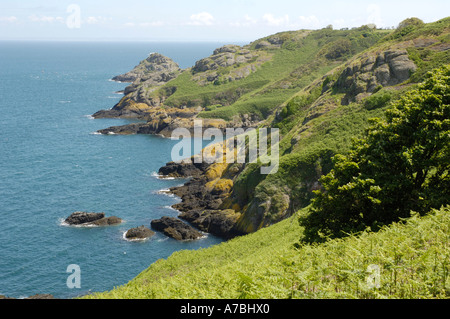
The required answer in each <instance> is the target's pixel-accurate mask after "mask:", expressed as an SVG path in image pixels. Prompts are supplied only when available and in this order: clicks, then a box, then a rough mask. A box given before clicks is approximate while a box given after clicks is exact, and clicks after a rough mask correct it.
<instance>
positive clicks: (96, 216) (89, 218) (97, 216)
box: [65, 212, 122, 226]
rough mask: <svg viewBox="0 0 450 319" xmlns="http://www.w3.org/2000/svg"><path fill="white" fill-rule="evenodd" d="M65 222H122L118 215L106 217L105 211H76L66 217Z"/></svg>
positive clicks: (104, 224)
mask: <svg viewBox="0 0 450 319" xmlns="http://www.w3.org/2000/svg"><path fill="white" fill-rule="evenodd" d="M65 223H67V224H68V225H72V226H110V225H117V224H120V223H122V220H121V219H120V218H118V217H116V216H112V217H105V213H87V212H75V213H73V214H71V215H70V216H69V217H67V218H66V220H65Z"/></svg>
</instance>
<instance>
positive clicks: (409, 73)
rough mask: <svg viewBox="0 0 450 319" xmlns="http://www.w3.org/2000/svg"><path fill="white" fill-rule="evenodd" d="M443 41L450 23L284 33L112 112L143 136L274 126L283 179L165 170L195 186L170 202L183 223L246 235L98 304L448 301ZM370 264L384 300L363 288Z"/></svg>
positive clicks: (155, 269) (181, 258) (246, 170)
mask: <svg viewBox="0 0 450 319" xmlns="http://www.w3.org/2000/svg"><path fill="white" fill-rule="evenodd" d="M449 31H450V18H446V19H442V20H440V21H437V22H434V23H429V24H425V23H423V22H422V21H420V20H419V19H407V20H405V21H403V22H402V23H400V25H399V27H398V28H397V29H396V30H393V31H392V30H377V29H372V28H369V27H367V26H363V27H361V28H356V29H353V30H332V29H330V28H325V29H322V30H315V31H305V30H300V31H291V32H283V33H279V34H276V35H272V36H269V37H266V38H263V39H259V40H257V41H255V42H253V43H250V44H249V45H247V46H244V47H239V46H234V45H231V46H225V47H222V48H219V49H217V50H216V51H214V53H213V55H212V56H210V57H207V58H205V59H202V60H200V61H199V62H198V63H197V64H196V65H195V66H194V67H193V68H191V69H187V70H181V71H180V72H179V75H178V76H176V77H175V78H173V79H171V80H169V81H168V82H167V83H165V84H161V85H159V86H158V87H156V88H155V89H154V90H153V89H151V90H147V91H146V90H145V84H144V83H141V82H139V83H141V84H139V85H138V86H137V87H136V88H137V90H140V92H147V93H145V94H144V95H142V96H141V97H144V96H145V99H147V102H146V101H145V100H144V99H142V100H141V99H140V98H139V97H137V96H135V95H132V94H131V93H130V94H128V95H126V96H125V97H124V99H123V100H122V101H121V102H120V103H119V104H118V105H117V106H116V107H115V108H113V111H114V110H115V109H116V111H117V110H118V109H120V110H124V109H127V108H128V109H132V110H133V112H134V114H135V115H136V116H139V117H142V118H144V119H146V120H147V123H143V124H142V125H141V126H139V127H138V128H136V129H134V132H135V133H145V134H148V133H159V132H162V131H163V130H164V132H170V128H173V127H179V126H184V127H188V128H191V125H192V119H193V118H202V119H204V120H205V121H210V122H209V123H210V125H209V126H210V127H221V128H224V127H244V128H247V127H255V128H263V127H272V128H279V129H280V133H281V139H280V142H279V148H280V162H279V169H278V171H277V173H275V174H269V175H263V174H261V172H260V167H261V165H262V163H254V164H239V165H238V164H229V165H226V164H220V165H219V164H212V165H209V164H208V165H206V164H202V165H195V164H193V163H188V164H186V163H183V164H181V163H180V164H177V163H168V165H167V166H165V167H164V168H162V169H161V171H160V172H162V173H163V174H164V175H169V176H175V177H186V176H188V175H190V174H192V173H195V174H194V175H195V176H194V178H193V179H192V180H191V181H189V182H188V183H186V185H183V186H182V187H179V188H176V189H173V190H172V191H173V192H174V193H175V194H177V195H179V196H180V197H181V198H182V202H181V203H179V204H177V206H176V208H177V209H179V210H181V211H182V214H181V215H180V217H181V218H184V219H185V220H187V221H189V222H190V223H192V224H193V225H194V226H196V227H198V228H200V229H202V230H205V231H212V230H215V231H217V232H219V233H220V232H222V233H223V232H225V233H227V234H228V235H230V234H233V235H244V234H249V235H246V236H240V237H238V238H234V239H232V240H229V241H228V242H226V243H223V244H221V245H218V246H216V247H212V248H210V249H206V250H200V251H195V252H184V251H183V252H178V253H175V254H174V255H173V256H171V257H170V258H169V259H168V260H164V261H163V260H161V261H158V262H157V263H155V264H153V265H152V266H151V267H150V268H149V269H147V270H146V271H144V272H143V273H142V274H141V275H139V276H138V277H137V278H136V279H135V280H133V281H132V282H130V283H129V284H128V285H125V286H124V287H119V288H117V289H115V290H113V291H111V292H109V293H104V294H97V295H93V296H90V297H97V298H336V297H344V298H405V297H406V298H428V297H432V298H441V297H442V298H446V297H448V296H449V294H450V291H449V284H450V283H449V276H448V273H449V265H450V262H449V258H450V253H449V249H450V247H449V242H448V238H449V237H448V236H449V228H448V225H449V220H448V218H449V217H448V216H450V215H449V214H448V213H449V208H448V207H446V205H447V204H448V198H449V196H448V195H449V194H448V190H449V188H450V185H449V180H448V163H449V158H448V154H449V149H448V145H449V143H448V142H449V140H448V138H449V137H448V136H449V132H448V131H449V129H448V125H449V122H448V121H449V114H448V87H449V86H448V85H449V84H448V79H449V74H448V70H449V69H448V64H449V63H450V56H449V52H450V36H449ZM446 65H447V67H445V66H446ZM436 68H441V69H440V70H437V71H434V72H435V73H434V74H431V75H430V73H429V72H430V71H432V70H435V69H436ZM423 81H425V82H424V84H420V83H421V82H423ZM136 83H137V82H136ZM148 101H150V102H148ZM152 101H157V103H156V104H152V103H153V102H152ZM158 101H159V102H158ZM136 105H139V106H140V107H136ZM135 110H137V111H135ZM183 112H188V113H189V117H188V116H186V117H180V114H183ZM372 118H378V120H377V121H375V122H373V121H372V120H371V119H372ZM216 121H217V122H216ZM373 123H375V124H373ZM133 125H136V124H133ZM371 125H372V126H371ZM161 128H162V129H161ZM128 129H129V128H128ZM114 130H116V131H119V132H120V129H115V128H114ZM124 131H126V132H133V129H131V130H128V131H127V130H124ZM355 138H356V139H358V141H359V142H354V140H355ZM190 176H192V175H190ZM311 202H312V203H313V204H312V205H311V206H310V204H311ZM441 205H442V206H443V207H442V208H441ZM439 209H440V210H439ZM411 211H415V212H417V215H414V216H413V217H411ZM298 217H300V220H301V224H299V223H298V222H297V219H298ZM391 223H393V224H391ZM388 225H390V226H388ZM268 226H270V227H268ZM369 227H372V228H373V230H380V231H379V232H378V233H372V232H370V229H369ZM351 233H355V234H353V235H351ZM343 234H345V235H349V236H348V237H346V238H335V237H342V235H343ZM224 237H227V236H224ZM299 237H300V239H301V241H300V242H299ZM311 241H320V242H324V243H308V242H311ZM325 256H326V258H325ZM218 265H220V266H218ZM370 265H376V266H377V267H378V268H377V269H379V270H380V271H381V275H382V276H381V284H380V287H379V288H377V289H371V288H367V286H365V279H366V278H367V276H368V273H367V269H368V268H367V267H369V266H370Z"/></svg>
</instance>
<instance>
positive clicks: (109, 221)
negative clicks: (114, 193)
mask: <svg viewBox="0 0 450 319" xmlns="http://www.w3.org/2000/svg"><path fill="white" fill-rule="evenodd" d="M121 223H122V219H120V218H119V217H116V216H111V217H105V218H102V219H98V220H96V221H93V222H91V223H88V224H89V225H95V226H112V225H118V224H121Z"/></svg>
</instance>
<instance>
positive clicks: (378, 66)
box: [334, 50, 417, 104]
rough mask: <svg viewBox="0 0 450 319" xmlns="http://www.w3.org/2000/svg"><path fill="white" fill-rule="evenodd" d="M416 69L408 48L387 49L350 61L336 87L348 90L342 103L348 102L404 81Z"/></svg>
mask: <svg viewBox="0 0 450 319" xmlns="http://www.w3.org/2000/svg"><path fill="white" fill-rule="evenodd" d="M416 69H417V67H416V65H415V64H414V62H413V61H411V60H410V59H409V57H408V52H407V51H406V50H387V51H384V52H380V53H378V54H377V55H375V56H374V55H370V56H366V57H365V58H363V59H361V60H359V61H357V62H351V63H349V64H348V65H347V67H346V68H345V69H344V70H343V71H342V73H341V75H340V76H339V78H338V79H337V81H336V83H335V84H334V87H335V88H336V89H338V90H341V91H345V92H347V94H346V96H345V97H344V99H343V100H342V103H343V104H348V103H349V102H351V101H355V98H356V97H357V96H358V95H360V94H363V93H372V92H374V91H375V89H377V88H378V87H379V86H393V85H397V84H400V83H403V82H404V81H406V80H408V79H409V77H410V76H411V74H412V73H413V72H414V71H415V70H416Z"/></svg>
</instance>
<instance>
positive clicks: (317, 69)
mask: <svg viewBox="0 0 450 319" xmlns="http://www.w3.org/2000/svg"><path fill="white" fill-rule="evenodd" d="M449 30H450V19H444V20H441V21H438V22H436V23H433V24H428V25H426V24H424V25H423V26H417V27H408V28H407V29H398V30H395V31H385V30H372V29H369V28H367V27H361V28H358V29H354V30H330V29H323V30H317V31H293V32H284V33H280V34H276V35H273V36H269V37H267V38H264V39H260V40H257V41H255V42H253V43H251V44H249V45H247V46H244V47H240V46H235V45H228V46H224V47H222V48H218V49H217V50H215V51H214V52H213V54H212V55H211V56H210V57H207V58H204V59H202V60H200V61H198V62H197V63H196V64H195V66H194V67H193V68H190V69H186V70H180V69H179V68H178V66H177V65H176V64H175V63H173V61H171V60H170V59H168V58H165V57H162V56H160V55H151V56H150V57H149V58H148V59H147V60H145V61H143V62H141V64H140V65H139V66H137V67H136V68H135V69H134V70H132V71H131V72H129V73H127V74H125V75H122V76H120V77H118V78H116V79H118V80H121V81H125V80H128V81H133V83H132V84H131V85H130V86H129V87H128V88H127V89H126V90H125V96H124V98H123V99H122V100H121V101H120V102H119V103H118V104H117V105H116V106H115V107H114V108H113V109H112V110H110V111H100V112H98V113H96V115H95V117H103V116H107V117H134V118H142V119H145V120H146V121H145V123H137V124H130V125H126V126H121V127H113V128H108V129H105V130H101V131H100V132H101V133H103V134H108V133H117V134H161V135H164V136H170V135H171V132H172V131H173V130H174V129H175V128H179V127H185V128H188V129H191V130H192V128H193V121H194V119H198V118H201V119H202V120H203V127H204V128H210V127H215V128H220V129H223V130H224V129H225V128H227V127H228V128H232V127H243V128H250V127H272V128H278V129H280V133H281V140H280V143H279V145H278V146H279V149H280V165H279V171H278V172H277V173H276V174H270V175H262V174H261V173H260V166H261V164H260V163H256V164H248V163H243V164H237V163H234V164H224V163H223V164H222V163H215V164H207V163H202V164H195V163H193V162H192V160H191V162H190V163H185V162H183V163H168V164H167V165H166V166H164V167H162V168H161V170H160V174H161V175H164V176H171V177H183V178H185V177H191V179H190V181H189V182H188V183H186V184H185V185H183V186H181V187H177V188H174V189H172V190H171V191H172V192H173V193H174V194H176V195H178V196H179V197H180V198H181V200H182V201H181V203H179V204H177V205H175V206H174V208H176V209H178V210H180V211H181V215H180V218H182V219H184V220H186V221H188V222H189V223H190V224H191V225H194V226H196V227H197V228H198V229H200V230H202V231H206V232H211V233H214V234H215V235H218V236H222V237H225V238H232V237H234V236H237V235H241V234H246V233H251V232H254V231H257V230H258V229H260V228H262V227H266V226H268V225H271V224H274V223H277V222H279V221H281V220H283V219H285V218H287V217H289V216H290V215H292V214H293V213H295V212H296V211H297V210H298V209H300V208H302V207H305V206H307V205H308V204H309V202H310V200H311V198H312V197H313V196H314V194H313V191H314V190H317V189H320V187H321V186H320V183H319V178H320V177H321V176H322V175H323V174H326V173H328V171H329V170H330V169H331V167H332V157H333V156H334V155H335V154H339V153H345V152H346V150H347V149H348V147H349V145H350V143H351V139H352V138H354V137H357V136H358V135H359V134H361V133H362V132H363V131H364V129H365V128H366V127H367V126H368V120H369V118H371V117H377V116H380V115H381V114H382V112H383V110H385V109H386V108H387V107H389V102H390V101H391V100H394V99H396V98H399V97H400V96H401V95H402V94H404V93H405V92H406V91H408V90H409V89H410V88H411V87H414V85H415V83H417V82H419V81H421V79H422V78H423V77H424V75H425V74H426V72H427V71H428V70H431V69H432V68H434V67H435V66H440V65H442V64H445V63H449V62H450V55H449V52H450V50H449V49H450V45H449V37H448V34H449ZM225 151H226V150H225Z"/></svg>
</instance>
